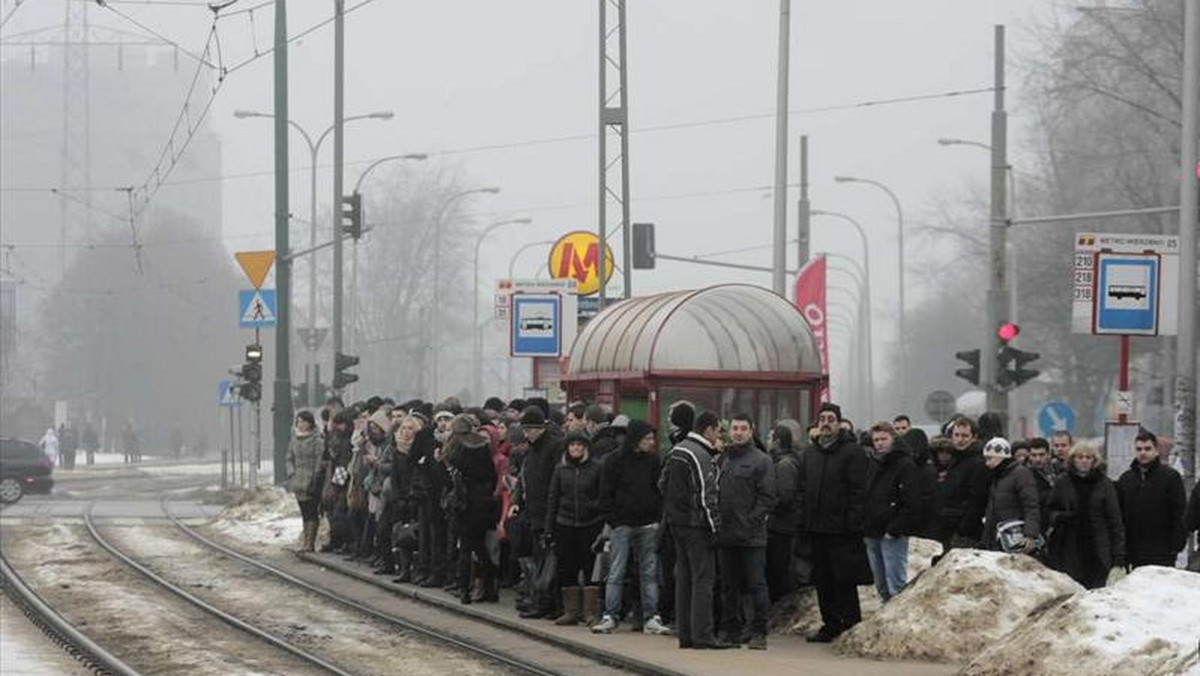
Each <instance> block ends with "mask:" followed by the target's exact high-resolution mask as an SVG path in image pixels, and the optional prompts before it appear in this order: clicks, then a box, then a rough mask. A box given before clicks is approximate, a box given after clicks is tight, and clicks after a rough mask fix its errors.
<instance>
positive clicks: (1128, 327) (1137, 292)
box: [1094, 251, 1160, 336]
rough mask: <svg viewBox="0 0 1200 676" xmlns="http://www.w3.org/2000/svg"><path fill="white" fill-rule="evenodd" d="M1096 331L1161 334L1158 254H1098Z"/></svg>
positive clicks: (1110, 333)
mask: <svg viewBox="0 0 1200 676" xmlns="http://www.w3.org/2000/svg"><path fill="white" fill-rule="evenodd" d="M1096 268H1097V273H1096V293H1095V299H1096V315H1095V322H1096V323H1095V327H1094V329H1095V330H1094V333H1097V334H1109V335H1140V336H1153V335H1157V334H1158V305H1159V302H1158V295H1159V275H1160V272H1159V257H1158V254H1117V253H1109V252H1104V251H1102V252H1100V253H1098V254H1096Z"/></svg>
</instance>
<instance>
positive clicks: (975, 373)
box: [954, 350, 979, 385]
mask: <svg viewBox="0 0 1200 676" xmlns="http://www.w3.org/2000/svg"><path fill="white" fill-rule="evenodd" d="M954 358H955V359H958V360H960V361H964V362H966V363H967V367H968V368H965V369H958V370H957V371H955V372H954V375H956V376H958V377H959V378H962V379H963V380H965V381H967V382H968V383H971V384H972V385H978V384H979V350H963V351H962V352H955V353H954Z"/></svg>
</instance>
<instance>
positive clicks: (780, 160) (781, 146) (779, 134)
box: [771, 0, 804, 296]
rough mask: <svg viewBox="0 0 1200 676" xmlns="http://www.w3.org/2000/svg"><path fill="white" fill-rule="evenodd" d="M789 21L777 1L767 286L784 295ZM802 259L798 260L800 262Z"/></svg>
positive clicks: (787, 10) (783, 2) (785, 1)
mask: <svg viewBox="0 0 1200 676" xmlns="http://www.w3.org/2000/svg"><path fill="white" fill-rule="evenodd" d="M791 23H792V2H791V0H779V66H778V68H777V73H776V75H777V77H778V80H777V81H776V84H775V227H774V228H773V234H774V236H773V237H772V249H771V289H772V290H774V291H775V293H777V294H779V295H780V296H785V295H787V273H786V272H785V269H786V268H787V145H788V42H789V41H790V32H791V31H790V29H791ZM803 263H804V261H801V264H802V265H803Z"/></svg>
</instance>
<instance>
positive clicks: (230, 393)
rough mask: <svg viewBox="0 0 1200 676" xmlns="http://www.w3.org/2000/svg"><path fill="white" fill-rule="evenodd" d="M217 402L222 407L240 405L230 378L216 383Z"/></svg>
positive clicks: (240, 401) (240, 402)
mask: <svg viewBox="0 0 1200 676" xmlns="http://www.w3.org/2000/svg"><path fill="white" fill-rule="evenodd" d="M217 404H218V405H220V406H222V407H224V408H237V407H239V406H241V405H242V400H241V399H238V395H237V392H236V391H235V390H234V388H233V381H232V380H222V381H221V382H219V383H218V384H217Z"/></svg>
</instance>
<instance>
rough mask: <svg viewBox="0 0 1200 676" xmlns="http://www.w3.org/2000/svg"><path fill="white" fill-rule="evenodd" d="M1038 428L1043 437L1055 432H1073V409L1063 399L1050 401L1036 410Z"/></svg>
mask: <svg viewBox="0 0 1200 676" xmlns="http://www.w3.org/2000/svg"><path fill="white" fill-rule="evenodd" d="M1037 421H1038V430H1040V431H1041V433H1042V436H1043V437H1050V436H1053V435H1054V433H1055V432H1071V433H1074V432H1075V409H1073V408H1071V405H1070V404H1068V403H1067V402H1065V401H1052V402H1050V403H1048V404H1046V405H1045V406H1043V407H1042V410H1040V411H1038V417H1037Z"/></svg>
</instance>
